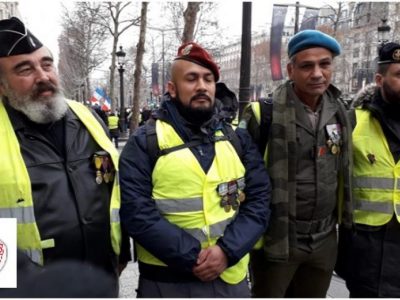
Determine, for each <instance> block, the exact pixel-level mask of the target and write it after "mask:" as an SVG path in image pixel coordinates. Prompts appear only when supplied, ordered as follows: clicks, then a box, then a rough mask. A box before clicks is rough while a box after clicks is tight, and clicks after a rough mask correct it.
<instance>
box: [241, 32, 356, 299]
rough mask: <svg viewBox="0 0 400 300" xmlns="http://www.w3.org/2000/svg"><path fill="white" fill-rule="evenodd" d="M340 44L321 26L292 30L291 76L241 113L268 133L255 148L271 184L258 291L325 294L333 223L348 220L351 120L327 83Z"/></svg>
mask: <svg viewBox="0 0 400 300" xmlns="http://www.w3.org/2000/svg"><path fill="white" fill-rule="evenodd" d="M340 51H341V48H340V45H339V43H338V42H337V41H336V40H335V39H334V38H332V37H330V36H329V35H326V34H324V33H322V32H320V31H318V30H304V31H301V32H299V33H297V34H296V35H294V36H293V37H292V39H291V40H290V41H289V44H288V55H289V63H288V64H287V71H288V75H289V80H288V81H286V82H285V83H284V84H283V85H281V86H280V87H278V88H277V89H276V90H275V91H274V92H273V96H272V98H273V99H272V101H266V102H265V103H262V105H265V109H260V106H258V109H253V108H252V107H249V108H248V109H247V111H246V112H245V113H244V118H243V120H242V121H241V126H242V127H247V128H248V129H249V131H250V133H251V135H252V136H253V137H256V136H258V137H260V132H262V137H261V139H260V140H262V139H264V138H265V140H266V142H265V144H267V151H265V146H264V148H260V151H261V152H262V153H264V152H265V153H266V154H268V155H266V163H267V166H268V170H269V174H270V176H271V181H272V187H273V189H272V190H273V192H272V200H271V210H272V215H271V223H270V225H269V228H268V230H267V232H266V234H265V241H264V245H263V247H260V249H259V250H255V251H253V252H252V254H251V268H252V276H253V278H252V279H253V282H252V284H253V289H252V291H253V296H255V297H272V298H283V297H295V298H303V297H306V298H312V297H317V298H325V297H326V293H327V290H328V288H329V284H330V281H331V276H332V272H333V268H334V265H335V262H336V254H337V241H336V238H337V237H336V224H337V223H338V222H344V223H345V224H346V226H349V227H350V226H351V218H350V215H349V213H351V197H350V196H351V194H350V188H349V181H350V174H351V173H350V172H351V170H349V168H350V166H351V164H350V162H349V155H350V154H351V152H350V151H351V149H350V145H351V144H350V143H349V136H350V135H351V128H350V127H351V126H350V124H349V120H348V118H347V114H346V110H345V108H344V106H343V105H342V103H341V102H340V101H339V100H338V99H339V96H340V93H339V91H338V90H337V89H336V88H335V87H334V86H333V85H332V84H331V79H332V75H333V71H334V62H333V60H334V57H335V56H337V55H339V54H340ZM261 112H263V114H261ZM263 120H264V122H262V121H263ZM266 128H269V129H268V130H265V129H266ZM342 187H344V189H342ZM343 199H346V201H345V202H343ZM260 246H261V245H260Z"/></svg>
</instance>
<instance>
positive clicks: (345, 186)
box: [264, 81, 352, 261]
mask: <svg viewBox="0 0 400 300" xmlns="http://www.w3.org/2000/svg"><path fill="white" fill-rule="evenodd" d="M291 88H292V87H291V83H290V81H287V82H286V83H284V84H283V85H281V86H280V87H278V88H277V90H276V91H275V92H274V100H273V103H274V104H273V105H274V107H273V112H272V123H271V129H270V135H269V139H268V141H269V142H268V150H267V151H266V154H265V155H266V159H265V161H266V162H267V169H268V171H269V175H270V178H271V182H272V186H273V189H272V200H271V211H272V214H271V219H270V223H269V227H268V230H267V232H266V235H265V243H264V252H265V255H266V257H267V258H268V260H271V261H287V260H288V258H289V249H290V248H291V247H294V246H295V245H296V242H297V240H296V227H295V222H290V220H296V113H295V103H294V100H293V99H289V97H288V92H289V89H291ZM327 94H328V97H334V98H338V95H339V93H338V90H337V89H336V88H335V87H333V86H330V87H329V89H328V91H327ZM337 103H338V107H339V109H338V112H337V117H338V120H339V122H340V123H341V124H342V131H343V133H342V134H343V146H342V159H341V168H340V169H341V170H340V175H339V188H338V190H339V194H338V198H339V203H338V210H339V212H340V213H339V218H338V220H339V222H343V224H344V225H346V227H348V226H350V227H351V224H352V215H351V211H352V205H351V190H350V184H351V165H352V163H351V160H352V152H351V148H350V145H351V142H350V140H351V131H352V129H351V128H350V126H349V124H350V123H349V121H348V118H347V115H346V111H345V108H344V106H343V104H341V103H340V101H337Z"/></svg>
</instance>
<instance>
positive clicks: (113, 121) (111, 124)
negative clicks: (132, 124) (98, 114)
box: [108, 116, 118, 129]
mask: <svg viewBox="0 0 400 300" xmlns="http://www.w3.org/2000/svg"><path fill="white" fill-rule="evenodd" d="M108 128H109V129H116V128H118V117H117V116H109V117H108Z"/></svg>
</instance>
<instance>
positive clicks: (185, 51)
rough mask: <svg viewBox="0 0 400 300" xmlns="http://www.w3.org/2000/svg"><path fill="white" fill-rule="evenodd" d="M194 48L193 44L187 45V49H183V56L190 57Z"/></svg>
mask: <svg viewBox="0 0 400 300" xmlns="http://www.w3.org/2000/svg"><path fill="white" fill-rule="evenodd" d="M192 48H193V44H189V45H187V46H186V47H185V48H183V49H182V55H189V54H190V51H191V50H192Z"/></svg>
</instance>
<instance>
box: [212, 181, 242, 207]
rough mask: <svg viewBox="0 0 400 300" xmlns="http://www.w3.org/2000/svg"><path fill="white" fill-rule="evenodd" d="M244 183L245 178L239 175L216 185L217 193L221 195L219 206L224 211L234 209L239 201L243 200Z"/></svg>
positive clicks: (238, 204)
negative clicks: (234, 178)
mask: <svg viewBox="0 0 400 300" xmlns="http://www.w3.org/2000/svg"><path fill="white" fill-rule="evenodd" d="M245 185H246V184H245V179H244V177H241V178H239V179H237V180H232V181H229V182H223V183H221V184H219V185H218V186H217V192H218V195H219V196H220V197H221V202H220V206H221V207H223V208H224V210H225V212H230V211H231V209H233V210H235V211H236V210H237V209H238V208H239V206H240V203H241V202H243V201H244V200H245V198H246V195H245V194H244V192H243V189H244V187H245Z"/></svg>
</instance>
